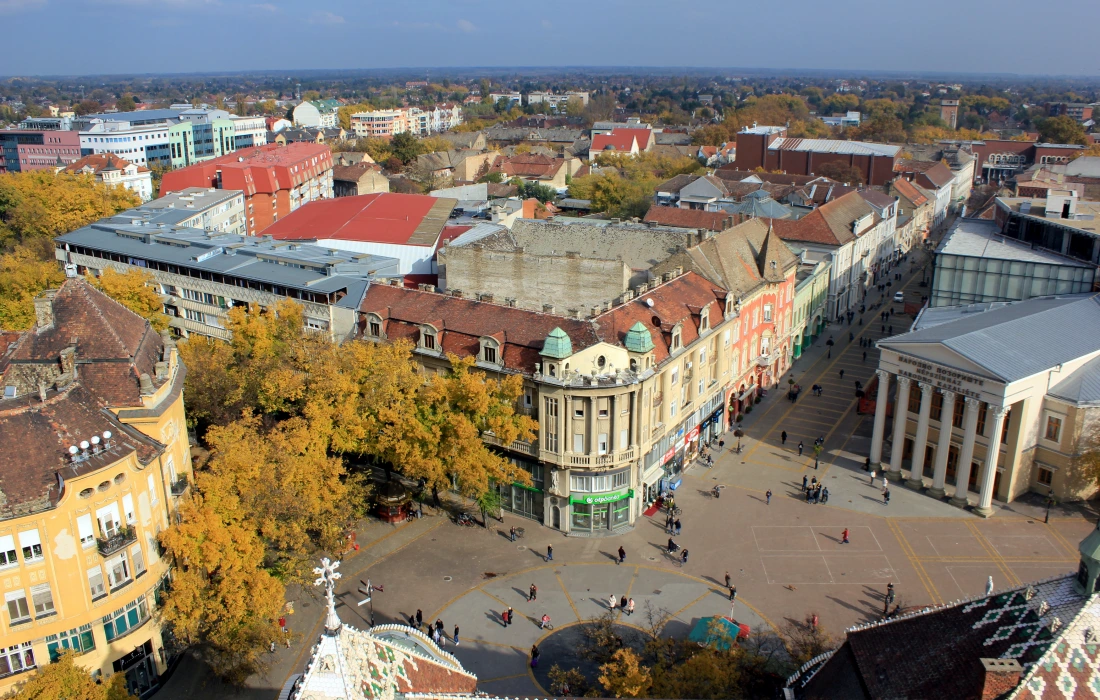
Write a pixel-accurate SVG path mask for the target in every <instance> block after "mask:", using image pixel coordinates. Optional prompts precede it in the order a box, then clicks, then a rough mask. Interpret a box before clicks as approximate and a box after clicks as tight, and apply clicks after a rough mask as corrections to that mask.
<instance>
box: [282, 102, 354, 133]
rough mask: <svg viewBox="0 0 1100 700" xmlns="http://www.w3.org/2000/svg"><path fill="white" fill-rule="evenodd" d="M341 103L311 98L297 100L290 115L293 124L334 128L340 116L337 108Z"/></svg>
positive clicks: (315, 127)
mask: <svg viewBox="0 0 1100 700" xmlns="http://www.w3.org/2000/svg"><path fill="white" fill-rule="evenodd" d="M341 106H342V105H341V104H340V101H339V100H311V101H303V102H299V103H298V105H297V106H296V107H295V108H294V112H293V113H292V116H293V118H294V126H308V127H312V128H314V129H335V128H336V127H337V126H338V125H339V123H340V118H339V115H338V114H337V110H338V109H340V107H341Z"/></svg>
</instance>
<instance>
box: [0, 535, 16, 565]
mask: <svg viewBox="0 0 1100 700" xmlns="http://www.w3.org/2000/svg"><path fill="white" fill-rule="evenodd" d="M18 564H19V558H18V557H17V556H16V555H15V538H14V537H12V536H11V535H3V536H0V567H5V566H16V565H18Z"/></svg>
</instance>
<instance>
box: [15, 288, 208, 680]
mask: <svg viewBox="0 0 1100 700" xmlns="http://www.w3.org/2000/svg"><path fill="white" fill-rule="evenodd" d="M35 312H36V324H35V326H34V328H32V329H31V330H29V331H26V332H22V333H12V332H0V376H2V384H3V387H4V394H3V398H2V399H0V592H2V593H3V596H4V608H3V610H2V612H0V639H2V640H3V641H2V642H0V644H2V648H0V693H6V692H8V691H9V690H11V689H12V688H13V687H14V686H15V685H16V684H18V683H20V682H22V681H23V680H25V679H26V676H25V674H27V673H29V672H33V671H34V669H36V668H40V667H42V666H45V665H46V664H49V663H51V662H52V661H53V660H54V659H56V658H57V656H58V655H59V654H60V653H61V652H62V651H64V650H65V649H73V650H75V651H76V653H77V659H76V662H77V663H78V664H79V665H80V666H83V667H84V668H87V669H88V670H89V671H90V672H92V673H93V674H101V675H103V676H106V675H108V674H111V673H122V674H124V675H125V677H126V681H127V685H128V686H129V688H130V691H131V692H132V693H133V694H135V695H137V696H140V697H144V696H145V695H147V694H148V693H149V692H151V691H153V690H155V689H156V688H157V686H158V677H159V675H160V674H161V673H163V672H164V671H165V669H166V668H167V656H168V655H167V653H166V651H165V648H164V644H165V642H164V640H163V638H162V635H161V628H160V625H159V623H158V622H157V620H156V616H155V609H156V607H157V604H158V602H159V600H160V595H161V592H162V590H163V587H164V584H165V580H166V577H167V576H168V562H167V561H166V560H164V559H163V558H162V557H161V554H160V551H159V547H158V544H157V540H156V537H157V534H158V533H160V532H161V531H163V530H164V529H165V528H167V527H168V525H169V522H170V519H171V517H172V515H173V514H174V513H175V511H176V505H177V501H178V500H179V498H180V496H182V495H183V494H184V493H186V491H187V488H188V484H189V482H190V478H191V460H190V450H189V445H188V440H187V431H186V425H185V422H184V407H183V379H184V367H183V365H182V364H181V363H180V361H179V358H178V355H177V353H176V349H175V346H174V344H173V343H172V342H171V341H169V340H166V339H165V338H164V337H162V336H161V335H158V334H157V333H156V332H155V331H154V330H153V329H152V328H151V327H150V325H149V323H148V322H147V321H145V320H144V319H142V318H140V317H139V316H137V315H136V314H134V313H132V312H130V311H129V310H127V309H125V308H124V307H123V306H121V305H120V304H118V303H117V302H115V301H113V300H111V299H110V298H108V297H106V296H105V295H103V294H102V293H100V292H98V291H96V290H95V289H94V288H92V287H91V286H90V285H88V284H87V283H86V282H85V281H84V280H83V279H80V278H71V279H67V280H66V281H65V283H64V284H63V285H62V286H61V288H60V289H57V290H50V291H47V292H45V293H44V294H43V295H42V296H40V297H39V298H38V299H36V300H35Z"/></svg>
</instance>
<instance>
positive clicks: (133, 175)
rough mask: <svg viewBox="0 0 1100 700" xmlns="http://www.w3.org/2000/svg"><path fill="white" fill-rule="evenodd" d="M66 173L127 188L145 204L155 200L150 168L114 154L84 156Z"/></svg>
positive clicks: (67, 169) (67, 167)
mask: <svg viewBox="0 0 1100 700" xmlns="http://www.w3.org/2000/svg"><path fill="white" fill-rule="evenodd" d="M59 133H60V132H59ZM69 133H72V132H69ZM65 172H67V173H74V174H81V175H91V176H92V177H94V178H95V180H96V182H102V183H103V184H105V185H111V186H116V187H125V188H126V189H128V190H130V191H131V192H133V193H134V194H136V195H137V196H139V197H141V201H143V202H148V201H149V200H150V199H152V198H153V173H152V172H150V170H149V168H145V167H142V166H140V165H134V164H133V163H131V162H129V161H127V160H124V159H123V158H119V157H118V156H116V155H115V154H114V153H101V154H99V155H95V156H84V157H83V158H81V159H80V160H77V161H74V162H73V163H71V164H70V165H68V166H66V167H65Z"/></svg>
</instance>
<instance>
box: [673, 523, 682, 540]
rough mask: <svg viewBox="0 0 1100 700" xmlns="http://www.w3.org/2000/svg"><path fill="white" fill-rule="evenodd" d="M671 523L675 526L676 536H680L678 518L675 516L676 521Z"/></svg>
mask: <svg viewBox="0 0 1100 700" xmlns="http://www.w3.org/2000/svg"><path fill="white" fill-rule="evenodd" d="M673 525H674V526H675V527H676V536H677V537H679V536H680V519H679V518H676V522H675V523H673Z"/></svg>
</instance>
